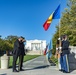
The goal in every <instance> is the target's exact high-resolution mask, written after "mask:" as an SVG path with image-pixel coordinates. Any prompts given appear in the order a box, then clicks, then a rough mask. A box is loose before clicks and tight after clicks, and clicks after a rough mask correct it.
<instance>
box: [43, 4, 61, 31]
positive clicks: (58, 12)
mask: <svg viewBox="0 0 76 75" xmlns="http://www.w3.org/2000/svg"><path fill="white" fill-rule="evenodd" d="M59 18H60V5H59V6H58V7H57V9H56V10H55V12H54V13H52V14H51V15H50V16H49V18H48V19H47V20H46V22H45V23H44V24H43V27H44V30H48V28H49V26H50V24H51V22H52V19H59Z"/></svg>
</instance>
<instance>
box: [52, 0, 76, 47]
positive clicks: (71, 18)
mask: <svg viewBox="0 0 76 75" xmlns="http://www.w3.org/2000/svg"><path fill="white" fill-rule="evenodd" d="M67 6H68V8H66V9H65V12H63V13H62V17H61V21H60V29H59V25H57V26H56V33H55V34H54V36H53V45H54V48H55V47H56V40H57V38H58V37H59V30H60V36H61V35H64V34H67V35H68V37H69V41H70V45H72V46H76V0H69V1H68V3H67Z"/></svg>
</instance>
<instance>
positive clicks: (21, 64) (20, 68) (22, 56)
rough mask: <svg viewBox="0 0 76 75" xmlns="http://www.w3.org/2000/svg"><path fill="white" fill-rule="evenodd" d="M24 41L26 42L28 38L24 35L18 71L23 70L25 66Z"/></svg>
mask: <svg viewBox="0 0 76 75" xmlns="http://www.w3.org/2000/svg"><path fill="white" fill-rule="evenodd" d="M24 42H26V40H25V38H24V37H22V41H21V42H20V46H21V47H20V50H21V54H20V56H19V62H20V63H19V68H18V71H23V69H22V66H23V59H24V55H25V49H24Z"/></svg>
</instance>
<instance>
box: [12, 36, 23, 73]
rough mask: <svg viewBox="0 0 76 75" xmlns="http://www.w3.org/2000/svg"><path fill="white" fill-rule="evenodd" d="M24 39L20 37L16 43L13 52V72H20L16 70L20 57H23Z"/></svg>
mask: <svg viewBox="0 0 76 75" xmlns="http://www.w3.org/2000/svg"><path fill="white" fill-rule="evenodd" d="M22 40H23V38H22V37H19V38H18V39H17V40H16V41H15V42H14V50H13V72H18V71H17V70H16V62H17V59H18V56H20V55H21V42H22Z"/></svg>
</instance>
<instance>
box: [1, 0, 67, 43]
mask: <svg viewBox="0 0 76 75" xmlns="http://www.w3.org/2000/svg"><path fill="white" fill-rule="evenodd" d="M66 1H67V0H61V12H63V11H64V8H66V7H67V6H66ZM59 4H60V0H0V35H2V37H3V38H4V37H7V36H8V35H17V36H24V37H25V38H26V40H33V39H39V40H46V41H47V42H49V41H50V39H51V38H52V37H53V34H54V33H55V31H56V28H55V26H56V25H57V24H58V22H59V20H58V19H53V21H52V23H51V25H50V27H49V29H48V30H47V31H45V30H44V29H43V24H44V22H45V21H46V19H47V18H48V17H49V16H50V14H51V13H52V12H53V11H55V9H56V8H57V6H58V5H59Z"/></svg>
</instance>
